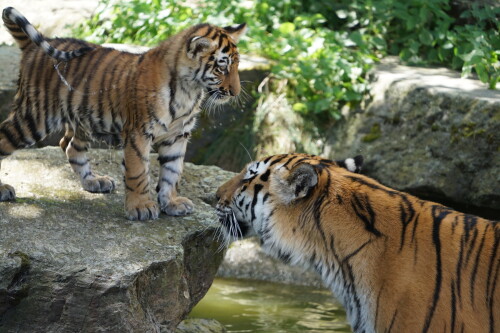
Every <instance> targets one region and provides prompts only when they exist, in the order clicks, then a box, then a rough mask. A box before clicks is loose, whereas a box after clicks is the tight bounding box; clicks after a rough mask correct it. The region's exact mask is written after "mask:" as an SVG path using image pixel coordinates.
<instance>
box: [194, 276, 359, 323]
mask: <svg viewBox="0 0 500 333" xmlns="http://www.w3.org/2000/svg"><path fill="white" fill-rule="evenodd" d="M189 317H191V318H213V319H216V320H218V321H219V322H220V323H222V324H223V325H224V326H225V327H226V328H227V330H228V332H232V333H236V332H237V333H243V332H245V333H246V332H248V333H250V332H251V333H292V332H301V333H302V332H303V333H331V332H351V329H350V326H349V324H348V323H347V320H346V317H345V312H344V310H343V308H342V306H341V305H340V304H339V303H338V302H336V301H335V300H334V298H333V297H332V294H331V292H329V291H327V290H324V289H314V288H310V287H297V286H288V285H282V284H276V283H270V282H261V281H252V280H236V279H215V281H214V283H213V285H212V287H211V288H210V290H209V291H208V293H207V295H206V296H205V297H204V298H203V299H202V300H201V302H200V303H198V305H196V307H195V308H194V309H193V311H192V312H191V314H190V315H189Z"/></svg>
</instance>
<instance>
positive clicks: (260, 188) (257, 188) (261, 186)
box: [251, 184, 264, 221]
mask: <svg viewBox="0 0 500 333" xmlns="http://www.w3.org/2000/svg"><path fill="white" fill-rule="evenodd" d="M263 188H264V186H263V185H261V184H255V186H254V192H253V199H252V210H251V214H252V215H251V220H252V221H253V220H255V206H256V205H257V195H258V194H259V192H260V191H261V190H262V189H263Z"/></svg>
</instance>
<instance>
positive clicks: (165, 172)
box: [156, 137, 194, 216]
mask: <svg viewBox="0 0 500 333" xmlns="http://www.w3.org/2000/svg"><path fill="white" fill-rule="evenodd" d="M186 145H187V139H186V138H185V137H179V138H178V139H177V140H176V141H174V142H173V143H171V142H167V141H166V142H162V143H160V145H159V148H158V155H159V156H158V161H159V162H160V177H159V180H158V186H157V187H156V191H157V192H158V202H159V203H160V209H161V211H162V212H164V213H166V214H167V215H173V216H182V215H187V214H189V213H192V212H193V209H194V204H193V202H192V201H191V200H189V199H188V198H185V197H181V196H177V191H176V188H175V186H176V185H177V182H178V181H179V179H180V176H181V174H182V168H183V163H184V155H185V153H186Z"/></svg>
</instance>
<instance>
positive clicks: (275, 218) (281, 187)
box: [216, 154, 363, 253]
mask: <svg viewBox="0 0 500 333" xmlns="http://www.w3.org/2000/svg"><path fill="white" fill-rule="evenodd" d="M362 163H363V158H362V156H356V157H354V158H348V159H346V160H340V161H330V160H326V159H323V158H321V157H318V156H312V155H306V154H287V155H275V156H270V157H267V158H265V159H262V160H260V161H256V162H252V163H250V164H248V165H247V166H246V168H244V169H243V171H241V172H240V173H239V174H238V175H237V176H235V177H233V178H232V179H231V180H229V181H228V182H227V183H225V184H224V185H222V186H221V187H220V188H219V189H218V190H217V194H216V196H217V198H218V204H217V214H218V216H219V219H220V222H221V224H222V226H223V229H224V233H225V238H226V241H227V242H231V241H234V240H236V239H241V238H246V237H250V236H258V237H259V238H260V240H261V244H262V246H263V247H264V249H266V247H273V246H274V245H275V244H277V243H280V242H279V241H278V240H277V239H276V237H279V238H283V236H284V235H290V236H291V232H292V229H296V228H299V225H295V224H294V223H295V222H297V221H295V220H296V219H291V218H290V215H296V214H299V215H300V213H301V212H303V211H304V210H310V209H312V208H311V207H310V205H309V203H310V202H312V201H313V200H315V198H317V197H318V196H320V195H321V194H322V191H323V190H324V187H325V186H329V184H323V183H324V182H325V181H328V180H327V179H323V178H322V177H321V174H320V170H321V169H324V168H331V169H335V170H337V171H338V172H339V173H342V174H345V173H352V172H359V170H360V169H361V166H362ZM329 181H331V180H329ZM316 208H317V207H316ZM303 227H304V226H303ZM277 230H280V231H279V232H276V231H277ZM267 250H272V249H270V248H268V249H267ZM279 252H280V253H281V252H283V251H282V250H281V249H280V250H279Z"/></svg>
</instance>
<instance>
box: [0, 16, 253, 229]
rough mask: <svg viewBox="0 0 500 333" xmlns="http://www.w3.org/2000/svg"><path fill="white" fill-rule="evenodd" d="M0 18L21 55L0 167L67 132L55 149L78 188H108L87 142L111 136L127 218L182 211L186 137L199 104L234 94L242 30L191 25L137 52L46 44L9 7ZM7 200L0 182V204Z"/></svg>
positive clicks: (2, 127)
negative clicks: (154, 167) (152, 160)
mask: <svg viewBox="0 0 500 333" xmlns="http://www.w3.org/2000/svg"><path fill="white" fill-rule="evenodd" d="M2 19H3V21H4V24H5V26H6V28H7V29H8V31H9V32H10V33H11V35H12V36H13V37H14V39H15V41H16V42H17V44H18V46H19V47H20V49H21V50H22V59H21V65H20V73H19V86H18V91H17V93H16V95H15V98H14V103H13V105H12V112H11V113H10V115H9V116H8V118H7V119H6V120H5V121H4V122H2V123H1V124H0V162H1V160H2V159H4V158H6V157H7V156H9V155H11V154H12V153H13V152H14V151H15V150H17V149H21V148H24V147H26V146H30V145H33V144H34V143H36V142H37V141H40V140H42V139H43V138H44V137H46V136H47V135H48V134H50V133H53V132H55V131H58V130H60V129H62V128H65V129H66V133H65V135H64V137H63V138H62V139H61V142H60V146H61V148H62V149H63V151H64V152H65V153H66V156H67V158H68V161H69V163H70V164H71V167H72V168H73V171H74V172H75V173H76V174H77V175H78V176H79V177H80V181H81V184H82V186H83V188H84V189H85V190H87V191H90V192H100V193H105V192H111V191H113V190H114V188H115V181H114V180H113V179H111V178H109V177H107V176H100V175H97V174H95V173H94V172H93V171H92V170H91V167H90V163H89V159H88V158H87V155H86V151H87V149H88V148H89V138H95V137H97V138H99V137H113V138H115V140H114V141H118V142H121V143H122V145H123V146H124V159H123V169H124V173H125V177H124V181H125V193H126V198H125V211H126V215H127V217H128V218H129V219H132V220H146V219H155V218H157V217H158V215H159V213H160V211H161V212H164V213H166V214H168V215H185V214H189V213H190V212H192V211H193V208H194V205H193V203H192V202H191V200H189V199H188V198H184V197H181V196H177V194H176V188H175V187H176V184H177V183H178V181H179V179H180V175H181V173H182V169H183V160H184V155H185V152H186V146H187V141H188V137H189V135H190V133H191V131H192V130H193V128H194V127H195V124H196V116H197V114H198V113H199V112H200V106H201V103H202V101H203V100H205V101H206V105H207V106H208V107H211V106H213V105H214V104H221V103H226V102H228V101H229V100H231V99H233V98H236V97H237V96H238V95H239V93H240V91H241V87H240V79H239V75H238V63H239V53H238V48H237V46H236V44H237V42H238V40H239V38H240V37H241V36H242V34H244V32H245V29H246V25H245V24H239V25H234V26H228V27H217V26H214V25H211V24H199V25H196V26H192V27H190V28H187V29H185V30H183V31H181V32H179V33H178V34H176V35H174V36H171V37H170V38H169V39H167V40H166V41H164V42H162V43H161V44H160V45H158V46H157V47H155V48H153V49H151V50H149V51H148V52H145V53H143V54H132V53H128V52H121V51H119V50H116V49H112V48H107V47H102V46H100V45H96V44H92V43H88V42H85V41H82V40H77V39H72V38H54V39H51V38H45V37H44V36H43V35H42V34H41V33H39V32H38V31H37V30H36V29H35V28H34V27H33V26H32V25H31V24H30V23H29V21H28V20H27V19H26V18H25V17H24V16H23V15H22V14H21V13H20V12H18V11H17V10H15V9H14V8H12V7H8V8H5V9H4V10H3V13H2ZM153 144H155V145H156V147H158V154H159V162H160V164H161V169H160V175H159V180H158V183H157V186H156V191H157V193H158V198H157V200H153V199H152V198H151V197H150V178H149V152H150V148H151V146H152V145H153ZM13 199H15V191H14V189H13V188H12V187H11V186H9V185H7V184H2V183H1V182H0V201H6V200H13Z"/></svg>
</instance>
